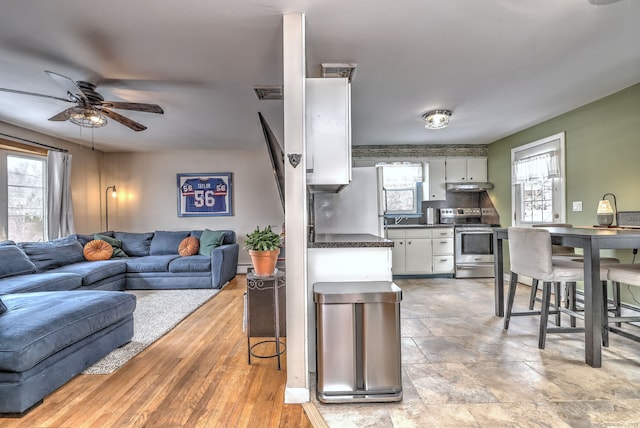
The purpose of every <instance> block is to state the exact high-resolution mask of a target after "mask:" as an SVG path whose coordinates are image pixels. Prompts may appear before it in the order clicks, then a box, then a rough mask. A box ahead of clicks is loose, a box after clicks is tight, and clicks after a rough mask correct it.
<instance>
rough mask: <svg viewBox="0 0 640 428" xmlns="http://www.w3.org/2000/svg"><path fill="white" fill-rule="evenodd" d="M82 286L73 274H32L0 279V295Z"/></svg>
mask: <svg viewBox="0 0 640 428" xmlns="http://www.w3.org/2000/svg"><path fill="white" fill-rule="evenodd" d="M81 286H82V277H81V276H80V275H76V274H74V273H66V272H65V273H61V272H60V273H56V272H46V273H32V274H30V275H20V276H10V277H7V278H2V279H0V294H10V293H30V292H35V291H64V290H74V289H76V288H80V287H81Z"/></svg>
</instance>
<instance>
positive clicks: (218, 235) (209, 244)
mask: <svg viewBox="0 0 640 428" xmlns="http://www.w3.org/2000/svg"><path fill="white" fill-rule="evenodd" d="M224 235H225V232H224V230H216V231H213V230H209V229H205V230H204V231H203V232H202V235H200V249H199V250H198V254H200V255H201V256H210V255H211V251H212V250H213V249H214V248H216V247H219V246H220V245H222V241H224Z"/></svg>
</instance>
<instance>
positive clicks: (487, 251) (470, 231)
mask: <svg viewBox="0 0 640 428" xmlns="http://www.w3.org/2000/svg"><path fill="white" fill-rule="evenodd" d="M440 222H441V223H443V224H452V225H454V236H455V241H454V243H455V259H454V261H455V276H456V278H491V277H493V276H494V272H493V226H496V225H492V224H484V223H482V209H481V208H441V209H440Z"/></svg>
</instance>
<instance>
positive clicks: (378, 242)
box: [307, 233, 393, 248]
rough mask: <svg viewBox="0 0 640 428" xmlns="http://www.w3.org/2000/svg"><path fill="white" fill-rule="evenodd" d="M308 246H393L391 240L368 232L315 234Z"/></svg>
mask: <svg viewBox="0 0 640 428" xmlns="http://www.w3.org/2000/svg"><path fill="white" fill-rule="evenodd" d="M307 247H308V248H380V247H393V241H390V240H389V239H385V238H381V237H379V236H375V235H369V234H361V233H359V234H328V233H327V234H324V233H321V234H316V236H315V239H314V241H313V242H311V241H309V243H308V244H307Z"/></svg>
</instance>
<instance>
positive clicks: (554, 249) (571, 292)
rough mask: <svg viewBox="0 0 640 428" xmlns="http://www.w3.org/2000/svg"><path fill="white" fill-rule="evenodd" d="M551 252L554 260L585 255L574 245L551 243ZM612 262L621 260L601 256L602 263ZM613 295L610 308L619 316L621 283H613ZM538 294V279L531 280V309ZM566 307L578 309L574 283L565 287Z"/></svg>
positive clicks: (554, 225)
mask: <svg viewBox="0 0 640 428" xmlns="http://www.w3.org/2000/svg"><path fill="white" fill-rule="evenodd" d="M531 227H573V224H571V223H536V224H532V225H531ZM551 254H552V257H553V260H554V261H574V262H580V263H583V262H584V256H583V255H582V254H580V253H576V249H575V248H573V247H565V246H563V245H551ZM611 263H620V260H619V259H617V258H615V257H601V258H600V265H601V266H602V265H606V264H611ZM612 291H613V292H612V297H613V306H612V307H610V308H609V310H611V311H614V312H615V313H616V314H617V315H618V316H619V311H620V299H619V298H620V284H619V283H615V282H614V283H613V284H612ZM537 296H538V280H537V279H534V280H532V281H531V295H530V296H529V309H530V310H533V308H534V306H535V303H536V300H538V298H537ZM564 307H565V308H568V309H571V310H573V311H575V310H577V296H576V287H575V285H574V284H568V286H567V287H565V293H564ZM571 326H572V327H575V318H571Z"/></svg>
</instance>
